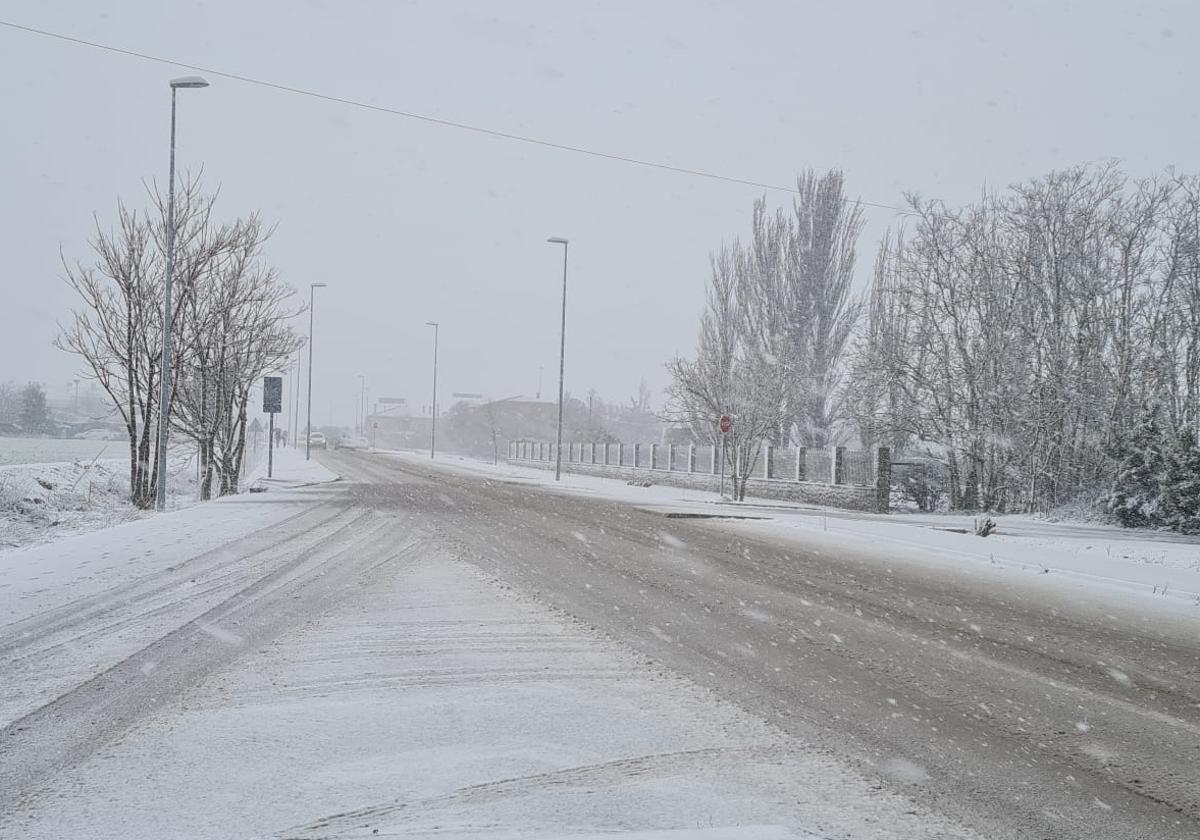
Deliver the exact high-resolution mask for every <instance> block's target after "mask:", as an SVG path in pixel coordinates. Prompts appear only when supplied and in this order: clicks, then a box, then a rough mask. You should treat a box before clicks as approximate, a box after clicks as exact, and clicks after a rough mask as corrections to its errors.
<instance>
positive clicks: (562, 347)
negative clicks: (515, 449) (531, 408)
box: [546, 236, 567, 481]
mask: <svg viewBox="0 0 1200 840" xmlns="http://www.w3.org/2000/svg"><path fill="white" fill-rule="evenodd" d="M546 241H547V242H549V243H551V244H553V245H561V246H563V292H562V332H561V333H560V337H559V344H558V444H557V446H556V447H555V450H554V454H555V458H554V480H555V481H560V480H561V479H562V424H563V373H564V371H565V370H566V358H567V240H566V239H563V238H562V237H561V236H552V237H550V238H549V239H547V240H546Z"/></svg>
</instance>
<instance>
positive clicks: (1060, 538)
mask: <svg viewBox="0 0 1200 840" xmlns="http://www.w3.org/2000/svg"><path fill="white" fill-rule="evenodd" d="M386 455H387V456H388V457H395V458H400V459H403V460H405V461H406V462H409V463H412V464H414V465H422V464H428V463H429V459H428V456H427V455H424V456H423V455H422V454H421V453H417V452H390V453H386ZM437 464H438V468H441V469H452V470H457V471H461V472H465V473H469V474H475V475H484V476H489V477H492V478H494V479H496V480H500V481H506V482H520V483H528V484H529V485H531V486H537V487H542V488H546V489H551V490H554V491H555V492H563V493H572V494H583V495H589V496H595V497H597V498H605V499H610V500H613V501H621V502H627V503H632V504H636V505H638V506H640V507H644V508H649V509H653V510H658V511H661V512H662V513H663V514H664V515H689V516H691V515H695V516H717V517H720V516H745V517H753V518H751V519H746V520H733V519H731V520H729V523H728V525H729V527H736V528H740V529H747V530H749V531H751V532H757V533H760V534H764V535H766V534H770V535H774V536H775V537H777V538H781V539H785V540H790V541H792V542H795V543H798V544H802V545H806V546H815V547H818V548H820V549H822V550H837V549H839V548H841V549H847V548H853V549H855V550H856V551H857V552H863V553H874V554H877V555H878V556H879V557H880V559H881V560H884V561H896V560H901V561H908V562H917V563H936V564H939V565H943V566H946V565H948V566H956V567H962V568H969V569H972V570H986V571H990V572H1005V573H1008V574H1012V575H1019V576H1020V577H1019V579H1020V580H1023V581H1033V582H1034V583H1036V584H1038V585H1044V586H1047V587H1050V588H1058V589H1063V590H1065V591H1067V592H1070V593H1075V594H1078V593H1080V592H1085V593H1090V594H1101V593H1108V594H1110V595H1126V596H1133V597H1134V598H1136V599H1137V601H1138V602H1139V603H1141V604H1143V605H1154V606H1162V607H1176V606H1181V605H1182V606H1183V607H1186V608H1190V609H1193V610H1194V609H1195V608H1197V607H1200V538H1196V537H1182V536H1180V535H1179V534H1174V533H1156V532H1153V531H1137V530H1130V529H1123V528H1119V527H1117V526H1105V525H1095V524H1086V525H1084V524H1081V525H1071V524H1069V523H1049V522H1046V521H1044V520H1042V519H1039V518H1036V517H1027V516H997V517H993V518H994V519H995V520H996V522H997V523H998V525H999V530H998V531H997V532H996V533H994V534H992V535H991V536H989V537H986V538H983V537H977V536H975V535H974V534H973V533H970V530H971V527H970V526H971V525H972V524H973V521H972V517H970V516H963V515H947V516H931V515H913V514H895V515H891V516H887V515H880V514H866V513H857V512H850V511H842V510H835V509H832V508H829V509H823V508H820V507H818V506H813V505H807V506H800V505H787V504H782V503H778V502H766V501H764V502H756V501H755V500H753V499H751V500H748V501H746V502H745V503H731V502H722V501H721V499H720V497H719V496H718V494H716V493H711V492H706V491H702V490H689V489H682V488H678V487H671V486H667V485H654V486H652V487H637V486H631V485H629V484H627V483H626V482H625V481H622V480H619V479H610V478H601V477H597V476H587V475H573V474H570V473H565V472H564V473H563V476H562V481H561V482H557V483H556V482H555V481H554V473H553V472H552V471H548V470H542V469H537V468H534V467H524V466H518V465H512V464H508V463H504V462H502V463H500V464H490V463H486V462H482V461H475V460H471V459H467V458H460V457H456V456H450V455H442V456H439V458H438V462H437ZM962 529H966V530H967V531H968V533H965V534H964V533H956V530H962ZM1000 579H1001V580H1003V576H1002V575H1001V576H1000ZM1146 599H1150V600H1146Z"/></svg>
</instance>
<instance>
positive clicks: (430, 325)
mask: <svg viewBox="0 0 1200 840" xmlns="http://www.w3.org/2000/svg"><path fill="white" fill-rule="evenodd" d="M425 326H427V327H436V326H439V324H438V322H437V321H426V322H425Z"/></svg>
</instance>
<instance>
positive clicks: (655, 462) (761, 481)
mask: <svg viewBox="0 0 1200 840" xmlns="http://www.w3.org/2000/svg"><path fill="white" fill-rule="evenodd" d="M592 446H593V445H592V444H587V443H583V444H580V443H573V444H570V445H569V453H568V452H563V462H562V469H563V472H570V473H576V474H580V475H594V476H600V477H602V478H616V479H620V480H622V481H638V480H649V481H652V482H654V483H655V484H666V485H669V486H672V487H686V488H690V489H696V490H710V491H712V492H714V493H716V492H719V490H720V484H721V476H720V475H719V474H716V473H713V472H712V471H711V469H709V468H708V467H711V465H705V466H706V468H705V469H697V464H696V448H695V447H688V446H680V447H678V448H679V449H681V450H687V459H686V462H683V463H685V464H686V466H687V469H674V468H673V467H674V466H675V465H676V464H678V463H680V462H681V458H679V457H677V455H676V452H675V451H674V450H675V449H676V447H675V446H671V447H670V448H668V447H667V446H662V447H660V446H659V445H658V444H651V445H649V446H647V447H646V448H647V449H650V450H651V451H650V452H649V453H647V454H646V455H645V456H644V457H639V453H640V452H641V450H642V449H643V447H642V445H640V444H636V445H635V444H618V443H610V444H607V448H608V457H607V460H608V461H609V462H610V463H608V464H605V463H603V461H604V460H606V459H605V458H604V457H603V456H602V455H601V454H600V453H601V451H602V448H604V447H605V444H595V447H596V449H595V452H596V457H595V458H593V457H592V452H591V449H590V447H592ZM659 449H662V450H664V451H663V452H662V453H659V451H658V450H659ZM844 451H845V450H844V449H843V447H833V448H831V449H830V464H831V469H830V476H829V479H830V480H829V481H806V480H794V479H783V478H766V477H764V476H759V475H754V476H751V477H750V478H749V479H748V480H747V482H746V496H747V497H748V498H749V497H751V496H753V497H755V498H758V499H777V500H782V501H788V502H802V503H807V504H816V505H828V506H829V507H838V508H845V509H847V510H861V511H867V512H870V513H887V512H888V509H889V498H890V490H891V452H890V450H889V449H888V448H887V447H879V448H878V449H877V450H875V452H873V453H871V454H872V455H873V456H874V458H873V460H874V473H875V475H874V483H873V484H846V483H842V482H841V481H838V480H837V479H839V478H840V477H841V476H842V474H843V471H842V470H841V469H840V467H839V465H840V464H841V463H842V460H843V453H844ZM660 454H661V455H662V456H663V457H659V455H660ZM679 454H680V455H682V452H681V453H679ZM769 459H770V454H769V453H768V454H767V459H766V460H767V461H768V462H769ZM508 460H509V462H510V463H513V464H519V465H522V466H529V467H537V468H539V469H550V470H552V469H554V464H555V445H554V444H553V443H547V442H546V441H510V442H509V445H508ZM594 460H595V461H597V462H596V463H593V461H594ZM618 462H619V465H618ZM634 463H637V464H639V466H634ZM768 469H769V467H767V466H765V465H764V468H763V471H764V472H766V471H767V470H768ZM835 482H836V483H835ZM730 485H731V482H730V480H729V478H728V476H727V477H726V488H727V489H728V488H729V487H730Z"/></svg>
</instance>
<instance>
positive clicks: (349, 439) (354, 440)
mask: <svg viewBox="0 0 1200 840" xmlns="http://www.w3.org/2000/svg"><path fill="white" fill-rule="evenodd" d="M333 448H334V449H370V448H371V444H370V443H369V442H368V441H367V439H366V438H365V437H362V436H361V435H342V436H341V437H339V438H338V439H337V440H336V441H335V442H334V444H333Z"/></svg>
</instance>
